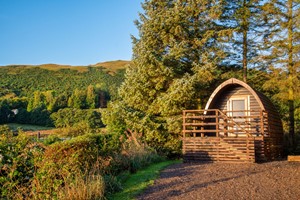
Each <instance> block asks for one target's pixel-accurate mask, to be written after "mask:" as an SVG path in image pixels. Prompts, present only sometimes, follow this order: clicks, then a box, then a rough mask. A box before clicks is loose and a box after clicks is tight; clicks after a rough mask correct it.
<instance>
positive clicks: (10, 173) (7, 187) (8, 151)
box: [0, 126, 41, 199]
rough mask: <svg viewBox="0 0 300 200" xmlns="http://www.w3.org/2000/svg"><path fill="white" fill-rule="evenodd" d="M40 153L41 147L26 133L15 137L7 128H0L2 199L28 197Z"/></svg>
mask: <svg viewBox="0 0 300 200" xmlns="http://www.w3.org/2000/svg"><path fill="white" fill-rule="evenodd" d="M40 152H41V147H40V146H39V145H38V144H35V143H33V142H32V141H31V140H30V138H28V137H27V136H25V134H24V133H22V132H19V133H18V135H17V136H15V135H14V133H13V132H12V131H10V130H9V128H8V127H7V126H0V188H1V190H0V191H1V193H0V197H1V199H2V198H8V199H16V198H17V199H22V198H27V197H28V195H29V194H30V192H31V189H32V187H31V184H32V180H33V177H34V173H35V167H34V161H35V158H36V157H38V156H39V155H40ZM16 191H19V193H16ZM23 195H24V196H23Z"/></svg>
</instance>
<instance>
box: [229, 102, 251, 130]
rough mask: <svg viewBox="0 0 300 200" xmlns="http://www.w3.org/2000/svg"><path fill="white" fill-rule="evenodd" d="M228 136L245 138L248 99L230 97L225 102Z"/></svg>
mask: <svg viewBox="0 0 300 200" xmlns="http://www.w3.org/2000/svg"><path fill="white" fill-rule="evenodd" d="M227 108H228V111H227V116H228V118H229V126H228V127H229V134H228V135H229V136H246V129H248V127H247V116H248V115H249V97H248V96H244V97H232V98H230V99H229V100H228V102H227Z"/></svg>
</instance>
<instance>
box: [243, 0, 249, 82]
mask: <svg viewBox="0 0 300 200" xmlns="http://www.w3.org/2000/svg"><path fill="white" fill-rule="evenodd" d="M243 7H244V9H248V8H247V2H246V0H244V1H243ZM248 29H249V25H248V18H247V16H246V15H244V16H243V22H242V31H243V81H244V82H245V83H246V82H247V65H248V58H247V54H248V41H247V37H248Z"/></svg>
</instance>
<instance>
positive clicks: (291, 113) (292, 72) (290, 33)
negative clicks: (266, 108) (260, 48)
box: [288, 0, 296, 147]
mask: <svg viewBox="0 0 300 200" xmlns="http://www.w3.org/2000/svg"><path fill="white" fill-rule="evenodd" d="M288 19H289V21H288V95H289V97H288V106H289V122H290V123H289V135H290V139H291V145H292V147H294V145H295V141H294V140H295V138H294V137H295V117H294V114H295V108H294V100H295V97H294V81H293V80H294V78H295V76H296V70H295V68H294V63H293V0H288Z"/></svg>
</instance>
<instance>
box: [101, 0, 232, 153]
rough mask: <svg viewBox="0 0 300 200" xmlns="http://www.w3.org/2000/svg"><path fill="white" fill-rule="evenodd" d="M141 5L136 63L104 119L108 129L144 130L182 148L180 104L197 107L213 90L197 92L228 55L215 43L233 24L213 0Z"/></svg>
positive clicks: (155, 140) (162, 143) (152, 138)
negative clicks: (224, 20) (223, 21)
mask: <svg viewBox="0 0 300 200" xmlns="http://www.w3.org/2000/svg"><path fill="white" fill-rule="evenodd" d="M143 8H144V11H145V13H144V14H141V15H140V20H139V21H137V22H136V25H137V27H138V29H139V32H140V34H139V36H140V38H133V43H134V47H133V52H134V56H133V57H134V60H133V66H130V67H129V68H127V71H126V74H125V81H124V84H122V85H121V87H120V90H119V95H120V99H118V100H117V101H114V102H113V103H112V104H111V105H109V107H108V110H107V111H106V112H105V115H106V116H104V121H105V123H106V124H107V126H108V129H109V130H117V131H121V130H122V129H124V127H127V128H130V129H133V130H135V131H137V132H141V133H143V134H144V139H145V141H146V142H147V143H148V144H149V145H151V146H153V147H155V148H156V149H157V150H159V151H160V152H167V153H170V152H173V153H175V152H177V153H179V152H180V142H179V137H180V134H181V125H180V124H181V114H182V110H183V109H187V108H197V107H198V105H197V104H198V102H197V101H198V100H197V99H201V101H204V99H205V98H207V96H208V94H207V93H209V92H210V91H211V90H212V88H210V89H209V90H208V91H207V93H206V92H202V93H201V92H198V90H199V88H209V87H208V86H210V83H211V82H212V81H213V80H214V77H215V76H216V70H215V69H216V67H217V66H218V64H219V62H220V60H221V59H222V58H223V57H224V56H225V54H224V53H223V51H222V49H221V48H220V46H218V45H217V43H218V41H222V40H223V39H224V38H225V37H227V35H228V34H229V33H230V30H226V29H222V28H220V26H219V25H218V24H216V23H215V21H214V20H216V19H218V17H220V15H221V13H222V10H221V8H220V7H219V5H218V4H217V3H215V2H214V3H212V2H210V1H189V0H188V1H185V2H182V1H155V0H150V1H146V2H145V3H144V4H143ZM203 16H209V17H203ZM153 33H155V34H153ZM114 109H116V110H114Z"/></svg>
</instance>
